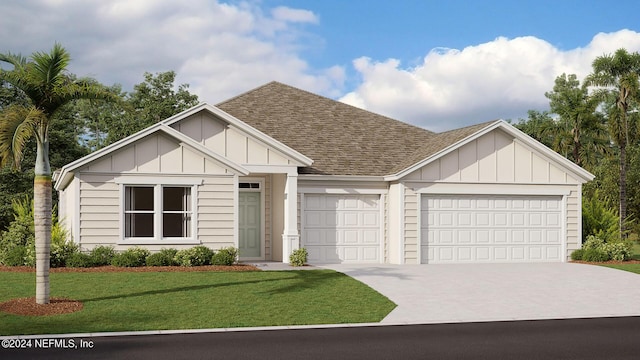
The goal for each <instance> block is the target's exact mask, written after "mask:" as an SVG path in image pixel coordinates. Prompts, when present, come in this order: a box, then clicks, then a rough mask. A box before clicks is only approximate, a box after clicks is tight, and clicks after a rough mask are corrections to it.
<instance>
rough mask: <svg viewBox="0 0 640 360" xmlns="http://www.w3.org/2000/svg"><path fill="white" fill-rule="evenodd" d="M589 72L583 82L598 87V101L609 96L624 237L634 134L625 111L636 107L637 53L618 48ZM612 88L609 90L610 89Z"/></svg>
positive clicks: (639, 66)
mask: <svg viewBox="0 0 640 360" xmlns="http://www.w3.org/2000/svg"><path fill="white" fill-rule="evenodd" d="M592 67H593V73H591V74H590V75H589V76H587V79H586V83H587V84H588V85H591V86H596V87H598V88H604V89H602V90H600V91H597V92H596V93H597V94H601V95H602V96H601V99H602V101H603V102H604V101H606V98H607V97H608V96H613V99H614V100H613V104H614V106H611V107H609V108H608V109H607V110H608V120H609V121H608V128H609V133H610V136H611V140H612V141H613V143H614V144H615V145H616V146H617V148H618V156H619V173H620V174H619V180H618V181H619V212H618V215H619V216H620V231H621V233H622V234H623V236H625V234H626V232H625V220H626V218H627V166H628V162H627V147H628V146H629V144H630V143H631V140H632V139H631V138H630V136H633V135H634V134H633V133H634V127H635V123H631V124H630V120H632V119H631V118H630V116H629V111H630V110H632V109H634V107H635V106H637V105H636V104H637V100H638V88H639V87H640V86H639V84H638V74H639V73H640V54H638V53H637V52H635V53H631V54H630V53H628V52H627V50H625V49H618V50H617V51H616V52H615V54H614V55H603V56H599V57H597V58H596V59H595V60H594V61H593V64H592ZM612 89H613V90H612Z"/></svg>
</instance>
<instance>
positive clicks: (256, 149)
mask: <svg viewBox="0 0 640 360" xmlns="http://www.w3.org/2000/svg"><path fill="white" fill-rule="evenodd" d="M170 126H171V127H172V128H174V129H175V130H178V131H179V132H181V133H183V134H185V135H187V136H189V137H190V138H192V139H194V140H195V141H197V142H199V143H201V144H202V145H204V146H205V147H206V148H208V149H210V150H212V151H214V152H215V153H217V154H220V155H222V156H224V157H226V158H228V159H229V160H231V161H233V162H236V163H238V164H247V165H296V166H301V165H302V164H300V163H299V162H298V161H295V160H294V159H293V158H291V157H289V156H287V155H285V154H284V153H282V152H281V151H279V150H277V149H275V148H274V147H273V146H269V145H268V144H265V143H264V142H263V141H261V140H260V139H257V138H256V137H254V136H251V135H249V134H247V133H246V132H245V131H243V130H241V129H239V128H238V127H236V126H233V125H231V124H229V123H227V122H225V121H224V120H222V119H219V118H217V117H216V116H214V115H213V114H211V113H208V112H205V111H200V112H198V113H195V114H192V115H190V116H188V117H186V118H184V119H182V120H180V121H178V122H175V123H173V124H171V125H170Z"/></svg>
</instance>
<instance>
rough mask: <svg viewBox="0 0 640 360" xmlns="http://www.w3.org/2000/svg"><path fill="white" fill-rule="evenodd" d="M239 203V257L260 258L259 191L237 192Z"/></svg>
mask: <svg viewBox="0 0 640 360" xmlns="http://www.w3.org/2000/svg"><path fill="white" fill-rule="evenodd" d="M239 198H240V203H239V206H238V211H239V215H240V219H239V220H240V224H239V236H240V238H239V245H238V249H239V251H240V257H241V258H243V259H261V258H262V257H263V255H262V241H261V238H262V234H261V231H260V227H261V226H260V225H261V223H262V221H261V215H260V193H259V192H246V191H241V192H240V193H239Z"/></svg>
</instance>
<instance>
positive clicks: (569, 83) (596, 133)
mask: <svg viewBox="0 0 640 360" xmlns="http://www.w3.org/2000/svg"><path fill="white" fill-rule="evenodd" d="M544 95H545V96H546V97H547V98H548V99H549V106H550V108H551V112H552V113H554V114H557V115H558V117H559V118H558V120H557V122H556V123H557V126H556V129H555V130H556V132H555V136H554V142H553V145H552V148H553V149H554V150H556V151H557V152H559V153H564V154H565V156H566V157H567V158H569V159H570V160H572V161H573V162H574V163H576V164H577V165H578V166H582V167H586V168H593V167H594V166H595V165H596V164H597V160H598V155H599V154H603V153H605V152H606V151H607V150H608V136H607V133H606V129H605V127H604V124H603V122H602V117H601V116H598V114H597V113H596V108H597V107H598V104H599V103H600V101H599V99H598V98H597V97H593V96H589V89H588V88H587V86H586V85H582V86H580V81H579V80H578V79H577V77H576V75H575V74H570V75H566V74H562V75H560V76H558V77H557V78H556V80H555V85H554V86H553V91H550V92H546V93H545V94H544Z"/></svg>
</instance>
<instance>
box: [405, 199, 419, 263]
mask: <svg viewBox="0 0 640 360" xmlns="http://www.w3.org/2000/svg"><path fill="white" fill-rule="evenodd" d="M403 222H404V234H403V236H404V254H403V256H404V261H405V263H407V264H417V263H418V231H419V229H418V203H417V195H416V193H415V192H414V191H413V190H411V189H410V188H406V187H405V189H404V216H403Z"/></svg>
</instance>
